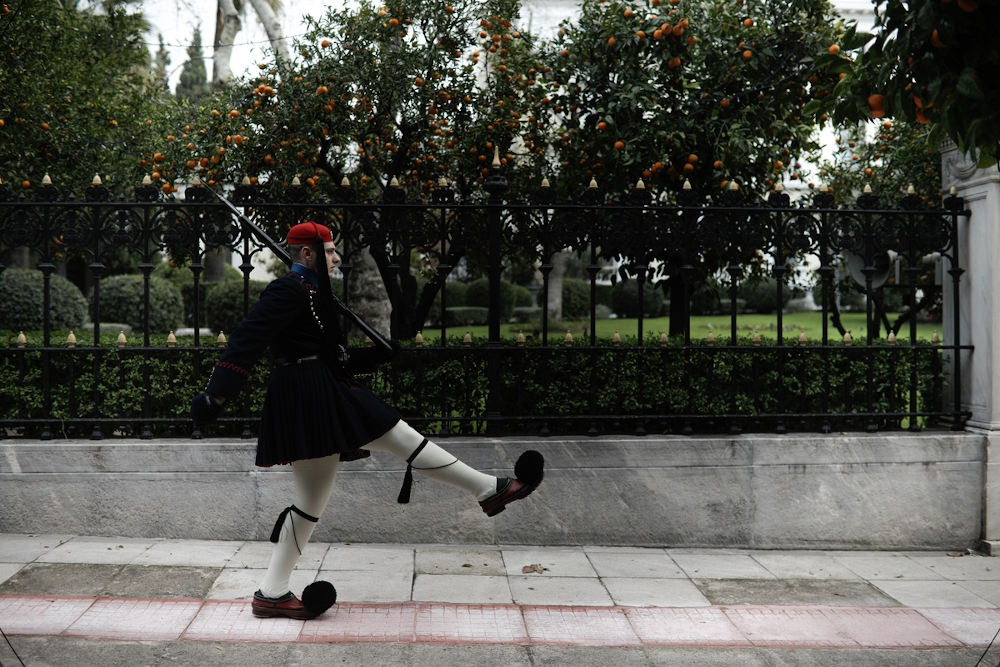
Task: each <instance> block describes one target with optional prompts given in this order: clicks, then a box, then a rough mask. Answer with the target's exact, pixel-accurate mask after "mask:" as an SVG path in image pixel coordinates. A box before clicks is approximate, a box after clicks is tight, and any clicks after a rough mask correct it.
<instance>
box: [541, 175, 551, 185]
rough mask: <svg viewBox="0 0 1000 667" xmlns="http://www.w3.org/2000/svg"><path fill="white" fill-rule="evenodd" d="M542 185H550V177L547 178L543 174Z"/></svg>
mask: <svg viewBox="0 0 1000 667" xmlns="http://www.w3.org/2000/svg"><path fill="white" fill-rule="evenodd" d="M542 187H543V188H547V187H550V186H549V179H547V178H545V177H544V176H542Z"/></svg>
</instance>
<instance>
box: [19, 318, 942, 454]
mask: <svg viewBox="0 0 1000 667" xmlns="http://www.w3.org/2000/svg"><path fill="white" fill-rule="evenodd" d="M64 336H65V332H62V333H56V334H54V339H55V340H63V339H64ZM114 338H115V337H114V336H107V337H106V338H104V339H103V340H102V346H101V347H100V348H98V349H95V348H93V347H89V346H86V345H85V344H83V343H82V342H81V344H80V345H79V346H78V347H77V348H75V349H66V350H56V351H52V352H49V353H48V354H49V355H50V356H49V358H50V359H51V362H52V366H51V373H50V386H51V391H52V410H51V412H50V413H48V414H46V412H45V410H44V408H43V398H42V394H41V387H42V381H41V372H42V370H41V360H42V355H43V353H42V352H41V351H40V350H38V349H37V347H36V346H37V345H38V342H36V341H40V339H41V336H40V335H32V334H30V332H29V347H28V348H25V349H23V350H19V349H16V348H11V347H7V348H0V418H2V419H9V420H15V421H17V420H24V419H40V418H49V419H56V420H58V419H73V418H77V419H81V420H83V421H84V422H85V421H86V418H87V417H89V416H92V415H99V416H101V417H108V418H111V419H113V420H117V419H120V420H123V422H122V426H121V432H122V433H125V434H132V435H134V434H135V433H134V430H135V429H136V428H137V426H136V424H137V423H138V422H139V421H141V419H142V418H143V416H144V415H143V410H144V406H145V401H146V392H147V391H148V394H149V406H150V414H149V416H150V417H152V418H153V419H161V420H173V423H170V422H169V421H168V422H166V423H164V422H155V423H153V424H152V427H153V429H154V431H155V432H157V433H168V432H177V429H180V430H181V432H183V430H184V429H190V423H189V422H187V414H188V408H189V400H190V397H191V396H193V395H194V394H195V393H197V392H199V391H201V390H203V389H204V386H205V383H206V382H207V379H208V376H209V374H210V373H211V369H212V365H213V364H214V361H215V359H216V358H217V357H218V353H219V351H218V349H217V348H215V347H214V346H212V345H211V341H206V340H204V339H203V347H202V348H200V349H195V348H193V347H192V342H191V339H189V338H182V339H181V340H180V341H179V343H178V347H176V348H173V349H168V348H166V347H165V336H162V335H161V336H154V337H151V342H152V345H153V346H154V348H153V349H149V350H143V349H141V348H137V347H134V346H133V345H134V342H133V343H131V344H130V345H129V346H127V347H125V348H124V349H118V348H117V346H116V345H115V343H114ZM682 342H683V341H681V340H679V339H677V340H672V341H671V344H670V345H667V346H660V345H658V344H656V343H655V341H654V339H653V338H652V337H651V338H649V339H648V341H647V344H646V345H645V346H643V347H637V346H636V345H635V343H636V341H635V338H634V337H631V338H629V337H626V339H625V340H624V342H623V344H622V345H621V346H612V345H609V344H608V343H607V342H606V341H599V344H598V345H597V346H595V347H584V346H574V347H563V346H560V345H553V346H550V347H545V348H543V347H541V346H539V345H537V344H536V343H533V342H528V343H527V344H526V345H524V346H521V347H519V346H516V345H514V344H513V343H512V342H511V341H508V345H506V346H505V347H503V348H500V349H499V350H498V352H499V354H500V363H501V368H500V374H499V377H500V381H501V388H500V392H501V393H500V401H499V403H498V405H499V406H500V408H501V409H502V413H503V415H504V416H505V417H511V418H514V419H517V418H522V417H523V418H525V419H526V420H529V421H526V422H525V426H524V429H525V430H524V431H523V432H524V433H537V428H538V424H539V422H538V421H537V420H538V419H539V418H548V419H547V420H546V423H547V424H548V425H549V427H550V429H551V430H552V431H553V432H560V431H561V432H584V431H586V430H587V429H588V428H590V427H591V426H595V427H596V428H598V429H599V430H601V431H603V432H610V433H615V432H618V433H620V432H629V431H630V430H631V424H633V423H634V422H632V421H629V420H628V419H627V418H628V417H630V416H631V417H637V416H648V418H649V419H650V423H649V428H656V429H657V430H659V431H670V430H675V429H678V428H680V424H682V423H686V422H688V421H690V423H691V426H692V428H694V429H695V430H701V431H725V430H726V429H727V428H728V426H729V425H730V423H731V422H738V423H739V424H740V425H741V426H742V427H743V428H745V429H746V430H751V431H758V432H761V431H770V430H773V428H774V426H775V424H776V418H775V417H773V415H775V414H778V413H780V414H783V415H786V417H785V420H784V425H785V426H786V428H788V429H789V430H793V431H803V430H813V431H815V430H816V426H817V422H816V421H815V420H813V421H811V422H808V423H806V422H804V421H801V420H798V419H797V418H796V417H795V415H800V414H802V415H808V414H820V413H828V414H831V418H830V423H831V426H832V427H833V428H835V429H836V430H860V429H861V428H863V427H864V426H865V425H866V423H867V418H866V417H860V416H858V413H860V412H864V411H866V410H867V400H868V396H869V394H868V389H869V383H870V388H871V396H872V400H873V408H874V411H875V412H883V413H891V412H905V411H906V410H907V409H908V404H909V400H910V391H909V387H908V381H909V377H910V373H911V371H914V372H915V373H916V377H918V378H919V383H918V386H917V387H916V400H917V411H918V412H932V413H933V412H938V411H939V410H940V408H939V406H940V405H941V404H942V398H943V391H944V373H943V371H942V366H943V365H944V362H945V359H944V358H943V357H942V355H941V352H940V350H938V349H937V348H936V347H934V346H930V345H925V344H918V345H916V346H915V347H911V346H909V345H896V346H889V345H879V346H877V347H876V348H874V350H872V351H871V354H869V351H868V350H867V349H866V348H864V347H862V346H854V347H852V346H842V345H834V346H827V347H820V346H818V345H816V346H812V345H806V346H804V347H799V346H782V347H778V346H776V345H773V344H771V345H769V344H767V343H765V344H763V345H760V346H753V345H752V341H751V339H750V338H749V337H744V338H741V339H740V340H739V341H738V343H739V344H740V345H741V346H743V349H738V350H737V349H731V348H726V347H722V346H710V345H707V344H704V343H694V344H692V345H690V346H684V345H683V344H682ZM489 354H491V349H490V348H488V347H487V346H486V342H485V340H483V339H477V340H475V341H473V344H472V346H471V347H465V346H464V345H463V344H462V342H461V336H455V337H452V338H450V339H449V341H448V345H447V346H446V347H444V348H442V347H438V346H434V345H425V346H424V347H423V348H421V349H420V350H417V349H415V348H414V347H412V345H410V344H406V345H405V346H404V349H403V351H402V353H401V354H400V355H399V357H398V358H397V359H396V360H395V361H394V362H393V363H392V364H391V365H389V366H385V367H383V369H382V370H381V371H380V372H378V373H376V374H375V375H374V376H373V377H372V385H373V389H374V390H375V392H376V393H377V394H379V395H381V396H383V397H384V398H385V399H386V400H387V401H388V402H389V403H390V404H392V405H393V406H395V407H397V408H398V409H400V410H401V411H402V412H403V415H404V417H406V419H407V421H408V422H411V423H413V424H414V425H415V426H417V427H419V428H421V429H423V430H428V429H429V430H437V431H441V432H446V433H472V432H481V429H482V428H483V426H484V424H485V418H486V396H487V389H488V379H487V374H486V362H487V358H488V355H489ZM95 355H96V356H97V359H96V361H97V362H98V367H99V370H98V374H97V376H96V377H97V380H96V383H95V376H94V362H95ZM267 379H268V372H267V370H266V367H265V363H264V362H262V363H261V364H258V369H257V370H256V371H255V372H254V373H253V375H252V377H251V379H250V381H249V382H248V383H247V386H246V389H245V390H244V392H243V393H242V394H241V395H240V396H239V397H238V398H237V400H235V401H233V402H232V404H227V409H226V413H225V415H226V417H227V419H226V420H223V423H222V424H221V425H220V426H219V427H213V428H212V429H210V430H213V432H214V431H219V430H220V429H221V430H226V429H230V430H229V431H227V432H228V433H232V430H231V429H233V428H237V429H239V430H238V431H237V434H238V433H239V432H240V431H241V430H242V428H243V426H244V425H246V426H249V427H250V428H251V429H252V428H254V427H255V424H256V420H257V418H258V416H259V414H260V410H261V408H262V405H263V398H264V391H265V387H266V383H267ZM95 390H96V392H95ZM769 415H771V416H769ZM600 417H606V418H609V419H608V420H607V421H604V422H600V423H597V422H593V419H594V418H600ZM619 417H622V419H621V420H620V422H619V423H618V424H617V425H616V423H615V418H619ZM126 421H127V423H126ZM873 421H874V423H875V425H876V426H877V427H878V428H880V429H894V428H902V427H905V426H907V423H906V421H905V419H901V418H900V417H875V418H874V420H873ZM919 424H920V425H921V426H934V424H933V423H932V422H931V421H929V420H928V418H925V417H921V418H920V419H919ZM26 428H27V429H28V430H29V431H31V430H32V429H35V430H37V429H38V428H39V426H38V425H28V426H26ZM60 428H61V429H63V430H65V429H67V428H70V425H68V424H63V425H61V426H60ZM78 428H83V426H81V425H78ZM115 428H118V426H117V425H116V426H115ZM171 428H173V429H175V430H174V431H170V429H171ZM105 432H106V433H107V432H108V431H107V430H106V431H105Z"/></svg>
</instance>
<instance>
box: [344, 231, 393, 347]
mask: <svg viewBox="0 0 1000 667" xmlns="http://www.w3.org/2000/svg"><path fill="white" fill-rule="evenodd" d="M351 265H352V267H351V273H350V276H349V278H350V282H348V284H347V298H348V305H350V307H351V310H353V311H354V312H355V313H357V314H358V315H360V316H361V319H363V320H364V321H366V322H368V324H370V325H372V326H373V327H374V328H375V329H377V330H378V331H380V332H381V333H382V334H383V335H386V336H387V335H388V333H389V330H390V326H389V318H390V313H391V312H392V308H391V306H390V305H389V297H388V296H387V295H386V292H385V284H384V283H383V282H382V274H381V273H379V270H378V266H377V265H376V264H375V260H374V259H372V256H371V254H370V253H369V252H368V250H367V249H364V250H361V251H360V252H358V253H356V254H355V255H354V256H352V257H351ZM347 335H348V336H349V337H350V336H359V335H362V334H361V332H360V331H356V330H350V329H349V330H348V334H347Z"/></svg>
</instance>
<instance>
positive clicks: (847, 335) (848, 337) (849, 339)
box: [844, 331, 854, 345]
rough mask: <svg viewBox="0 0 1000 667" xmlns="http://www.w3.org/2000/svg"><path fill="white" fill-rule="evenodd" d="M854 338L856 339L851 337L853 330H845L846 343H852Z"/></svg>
mask: <svg viewBox="0 0 1000 667" xmlns="http://www.w3.org/2000/svg"><path fill="white" fill-rule="evenodd" d="M852 340H854V339H853V338H852V337H851V332H850V331H845V332H844V345H850V344H851V341H852Z"/></svg>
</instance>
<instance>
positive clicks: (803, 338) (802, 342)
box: [799, 331, 809, 347]
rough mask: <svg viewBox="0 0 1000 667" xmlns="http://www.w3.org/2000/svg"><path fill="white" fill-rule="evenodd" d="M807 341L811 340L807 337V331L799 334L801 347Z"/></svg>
mask: <svg viewBox="0 0 1000 667" xmlns="http://www.w3.org/2000/svg"><path fill="white" fill-rule="evenodd" d="M807 342H809V339H808V338H806V332H805V331H803V332H802V333H800V334H799V347H803V346H805V344H806V343H807Z"/></svg>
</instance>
